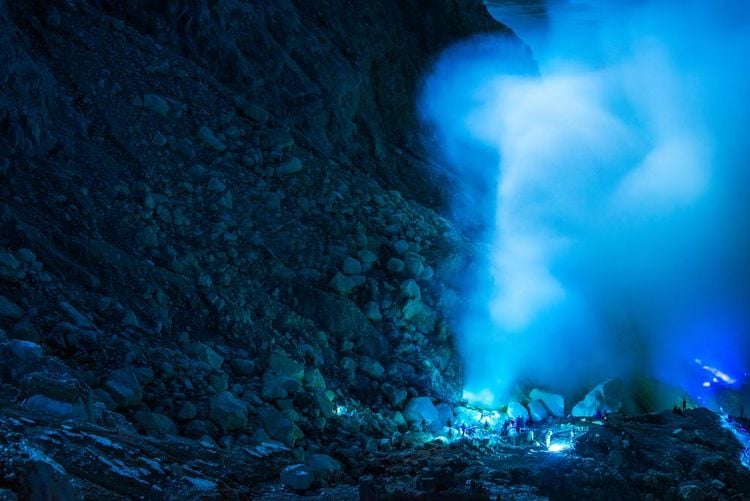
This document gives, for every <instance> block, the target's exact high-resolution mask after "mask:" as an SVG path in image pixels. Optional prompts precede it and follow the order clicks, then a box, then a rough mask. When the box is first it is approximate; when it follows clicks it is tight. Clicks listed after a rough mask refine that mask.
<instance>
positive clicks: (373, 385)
mask: <svg viewBox="0 0 750 501" xmlns="http://www.w3.org/2000/svg"><path fill="white" fill-rule="evenodd" d="M490 31H493V32H499V33H501V34H504V35H505V36H506V39H505V40H506V42H504V43H505V46H506V49H507V50H508V51H510V52H513V53H515V54H517V57H518V58H519V59H522V60H525V61H527V64H529V65H530V66H533V61H531V59H530V57H529V55H528V53H527V51H526V50H525V48H524V47H523V45H522V44H521V43H520V41H519V40H518V39H516V38H515V37H514V36H512V34H510V33H509V32H508V30H507V29H506V28H504V27H502V26H501V25H498V24H496V23H494V22H493V21H492V20H491V18H490V17H489V15H488V14H487V13H486V11H485V10H484V8H483V6H482V5H481V4H480V2H478V1H474V0H430V1H412V0H388V1H382V2H366V3H357V4H356V5H354V3H352V2H346V1H343V0H341V1H332V0H325V1H320V2H306V1H292V0H279V1H274V2H243V1H239V0H227V1H222V2H198V1H186V2H185V1H176V0H160V1H157V2H153V1H148V2H147V1H133V2H115V1H109V0H90V1H85V0H52V1H29V2H25V1H11V0H0V499H8V500H11V499H80V498H88V499H103V498H110V499H134V498H144V499H185V498H194V497H195V498H201V499H248V498H252V497H260V498H267V499H278V498H279V497H284V496H286V497H289V498H293V497H294V496H296V495H298V494H302V493H310V494H313V495H317V496H319V497H323V498H326V497H327V498H329V499H332V498H339V499H356V498H357V497H361V498H363V499H368V498H370V499H378V498H381V497H389V496H390V497H392V498H394V499H396V498H399V497H401V498H403V497H410V496H423V497H426V498H430V499H431V498H433V497H434V496H437V495H438V493H442V494H439V495H444V496H448V497H449V496H479V498H483V496H484V497H486V496H492V495H494V494H502V493H503V492H506V493H507V492H515V493H520V494H519V495H521V494H523V495H524V496H526V495H528V496H529V497H530V498H533V497H534V496H550V497H555V492H556V491H554V490H552V489H551V487H550V484H549V483H548V482H547V480H545V478H552V479H554V481H555V482H557V481H560V482H563V481H564V486H567V487H564V488H562V487H561V489H563V490H561V491H560V492H566V493H567V492H571V493H572V492H584V491H575V486H576V485H578V484H577V483H576V482H575V481H574V480H575V479H577V478H578V477H577V475H578V473H574V472H579V471H580V472H586V474H587V475H588V477H587V478H589V480H587V481H586V482H584V483H582V484H581V485H584V486H587V487H585V488H586V489H591V491H590V493H591V496H592V497H597V496H606V495H607V493H608V492H610V491H607V490H606V489H605V488H604V487H602V486H601V485H600V484H596V482H598V480H597V481H595V480H594V479H603V478H605V477H604V476H603V475H605V474H606V475H610V473H611V471H610V470H609V469H607V468H609V467H605V466H604V465H603V464H602V465H599V466H600V468H603V469H602V470H601V472H597V471H596V470H592V469H591V468H590V467H586V468H584V467H583V466H582V465H583V464H584V462H585V461H594V462H595V463H596V462H597V461H599V460H602V461H604V459H603V458H604V456H602V455H601V454H599V455H592V456H591V457H589V459H585V457H584V456H585V454H584V453H581V454H583V455H581V456H580V457H579V456H573V455H570V456H569V455H565V456H560V457H558V456H550V455H548V454H546V453H543V451H542V452H539V451H538V449H539V447H540V446H536V445H534V443H533V441H532V443H530V444H528V445H527V446H524V447H522V448H513V449H508V448H507V447H505V446H502V447H501V446H500V445H498V444H496V443H493V442H492V440H491V436H490V435H493V434H497V433H499V432H498V428H497V427H498V426H502V425H503V423H505V422H506V421H507V420H508V419H509V418H512V417H514V413H516V414H523V415H524V416H525V418H526V419H531V420H532V421H534V422H535V423H537V424H535V425H534V426H536V427H541V426H543V425H542V424H539V423H543V422H544V423H547V422H550V421H549V419H554V418H555V417H556V416H557V417H561V416H563V415H564V405H563V403H562V402H559V401H557V400H556V399H555V398H554V395H552V396H551V395H550V394H545V393H544V392H540V393H537V394H533V393H532V394H530V395H526V396H523V398H522V399H521V400H522V401H521V402H516V404H517V405H516V406H509V408H508V409H506V410H507V412H505V411H504V412H503V413H499V412H497V413H495V414H493V415H492V423H491V424H486V421H487V419H484V421H482V419H483V418H484V417H485V416H484V414H483V413H482V412H480V411H477V410H476V409H470V408H468V407H462V406H461V403H460V397H461V368H460V366H459V362H458V359H457V355H456V350H455V345H454V332H453V328H452V326H453V325H454V322H453V321H454V319H455V316H456V312H457V311H460V310H461V309H462V308H465V307H467V305H465V304H464V303H463V302H462V299H461V288H462V287H463V286H465V284H466V278H467V277H470V276H472V274H473V273H474V271H472V266H473V260H474V256H475V255H476V254H477V250H476V247H475V246H476V245H477V244H475V243H472V241H471V239H470V238H468V237H467V236H466V231H464V229H463V228H460V227H456V225H454V224H453V223H452V222H451V221H450V219H448V218H446V217H444V216H443V215H441V214H446V213H447V211H446V207H447V206H448V205H449V203H450V200H449V199H448V191H447V190H448V189H449V188H450V187H451V186H450V185H446V183H444V182H439V180H440V178H439V177H438V175H437V174H436V173H435V171H434V170H433V169H432V168H431V167H430V164H431V162H432V161H433V160H434V158H433V156H432V155H431V152H430V151H429V147H428V146H427V145H428V144H429V143H428V142H425V141H423V139H424V134H423V133H424V132H425V131H423V130H421V129H420V126H419V123H418V120H417V119H416V116H415V112H414V102H415V99H416V95H417V93H418V88H419V79H420V77H421V75H423V74H424V73H425V71H426V70H427V69H428V68H429V64H430V62H431V61H432V60H433V58H434V57H435V56H436V55H437V54H438V53H439V52H440V50H441V49H443V48H445V47H447V46H448V45H449V44H450V43H451V42H453V41H455V40H459V39H462V38H465V37H467V36H470V35H472V34H475V33H486V32H490ZM453 181H454V182H460V180H453ZM446 186H448V187H447V188H446ZM592 391H593V393H592V394H591V395H592V396H591V398H589V399H588V400H584V401H582V402H581V405H582V407H581V408H580V409H581V413H583V414H581V415H584V414H586V413H587V412H588V413H590V412H591V410H592V409H594V408H598V407H600V406H601V405H604V403H603V402H605V401H604V400H602V398H603V395H604V393H602V392H598V393H597V391H596V390H592ZM587 398H588V397H587ZM605 400H606V399H605ZM600 404H601V405H600ZM477 413H479V414H478V415H477ZM668 418H669V416H667V417H666V418H665V419H668ZM701 419H702V421H700V426H699V431H700V430H703V431H701V433H704V434H706V436H710V437H711V439H712V440H713V439H714V437H713V435H714V431H715V430H714V428H715V426H714V425H715V423H714V422H713V421H712V420H711V419H712V418H710V417H708V416H704V417H702V418H701ZM545 420H547V421H545ZM462 423H463V424H465V425H466V424H467V423H468V425H467V426H468V428H469V432H468V433H469V434H471V433H472V429H473V428H476V427H477V426H480V427H481V428H482V431H481V433H484V434H486V435H488V436H483V437H479V435H473V436H472V438H471V439H469V438H467V437H466V436H461V435H465V434H466V433H467V432H466V430H465V429H461V428H459V426H460V425H461V424H462ZM477 423H482V424H481V425H477ZM634 423H635V424H632V426H635V427H636V428H638V429H642V428H643V426H646V425H644V424H642V423H640V422H634ZM622 426H626V425H625V424H623V425H622ZM660 426H667V425H660ZM485 427H487V429H485ZM639 427H640V428H639ZM607 429H610V428H607ZM623 429H624V428H623ZM643 429H644V430H646V431H643V434H644V437H649V436H651V435H650V434H649V432H648V431H647V429H646V428H643ZM684 429H687V428H684ZM446 433H447V434H450V435H451V436H450V437H443V438H439V437H441V436H443V435H445V434H446ZM613 433H614V432H613ZM618 433H620V432H618ZM695 433H697V431H696V432H695ZM695 433H694V435H695ZM717 433H718V431H717ZM653 435H655V437H654V438H653V440H656V441H657V443H661V442H658V441H660V440H667V439H669V440H677V442H675V443H676V444H677V445H675V447H677V446H679V445H680V444H682V443H683V442H684V441H682V439H681V438H680V437H679V436H678V435H673V434H672V431H670V432H669V433H667V434H665V435H662V434H661V431H658V432H657V431H653ZM587 436H588V435H587ZM606 436H609V435H606ZM613 436H614V435H613ZM690 436H691V437H692V436H693V435H690ZM456 439H458V440H456ZM613 440H614V439H613ZM645 440H646V438H644V441H645ZM691 440H692V439H691ZM709 442H711V441H709ZM612 443H614V442H612ZM670 443H671V442H670ZM686 443H687V442H686ZM711 443H714V442H711ZM711 443H709V444H707V445H706V444H704V445H701V447H705V448H706V449H705V450H702V452H706V451H709V452H711V453H712V454H713V449H711V447H713V445H711ZM727 444H728V442H727ZM506 445H507V444H506ZM609 446H610V445H607V447H609ZM518 447H520V446H518ZM578 447H579V446H577V447H576V454H578V450H579V449H578ZM685 447H687V445H686V446H685ZM696 447H697V446H696ZM678 448H679V447H678ZM539 450H541V449H539ZM618 450H619V449H618ZM654 450H656V449H654ZM670 450H671V449H670ZM675 450H676V449H675ZM691 450H693V453H695V454H698V452H697V449H691ZM626 452H627V451H626ZM733 452H734V449H732V447H730V446H727V448H726V450H724V451H723V452H722V451H717V452H716V454H717V455H722V454H723V456H721V457H723V458H729V457H730V456H731V454H732V453H733ZM665 453H666V452H665ZM586 454H588V453H586ZM591 454H593V453H591ZM622 455H623V458H624V459H623V461H624V463H623V464H626V465H627V466H628V467H630V465H631V463H628V462H627V461H629V459H628V458H630V456H628V454H626V453H622ZM586 457H588V456H586ZM659 457H661V456H659ZM686 457H687V456H686ZM691 457H692V456H691ZM706 457H708V456H706ZM717 457H718V456H717ZM502 458H510V459H512V458H516V459H514V460H517V461H520V462H521V463H523V464H526V463H524V461H530V460H531V458H540V459H542V460H541V461H539V462H538V464H537V466H533V465H528V466H523V467H519V468H521V469H518V470H514V469H510V470H509V469H507V468H505V467H504V466H498V464H496V463H493V461H500V459H502ZM521 458H524V459H523V460H522V459H521ZM576 458H577V459H576ZM592 458H593V459H592ZM607 458H608V457H607ZM551 461H561V462H562V463H561V464H563V465H570V468H571V469H570V475H572V476H571V477H570V479H567V478H568V477H564V478H563V477H561V475H563V474H564V472H565V471H568V470H566V469H564V468H563V469H561V470H559V471H556V473H555V474H554V475H548V474H546V473H545V474H544V475H541V474H537V473H533V472H537V471H541V470H539V468H542V467H543V466H544V465H550V464H553V463H550V462H551ZM607 461H609V459H607ZM685 461H688V460H687V459H686V460H685ZM667 463H668V464H667ZM667 463H665V464H664V465H663V466H658V465H655V466H653V468H656V469H657V470H659V471H667V470H664V468H667V467H669V468H672V467H674V462H667ZM503 464H505V463H503ZM597 464H598V463H597ZM686 464H687V463H686ZM720 464H721V465H722V467H724V466H725V465H728V464H729V460H728V459H727V460H726V462H722V463H720ZM727 467H728V466H727ZM446 468H447V470H446ZM565 468H568V466H565ZM613 468H615V467H614V466H613ZM685 468H687V467H685ZM690 468H692V466H691V467H690ZM701 468H703V467H701ZM706 468H708V466H706ZM514 471H515V472H516V473H513V472H514ZM545 471H546V470H545ZM618 471H619V470H618ZM633 471H635V469H634V470H633ZM637 471H641V470H640V469H638V470H637ZM692 471H693V470H692V469H681V470H671V469H670V470H668V471H667V473H665V475H672V476H671V477H669V478H670V479H673V480H670V482H672V483H671V484H669V485H670V487H669V489H673V490H669V489H668V488H667V483H666V482H662V477H653V478H656V480H649V482H651V483H650V484H649V483H648V482H647V483H646V484H648V486H650V487H649V488H650V489H652V490H653V492H654V493H655V494H654V495H655V496H656V497H658V495H659V493H666V494H665V495H667V496H677V495H678V493H681V492H682V491H683V490H684V489H683V487H684V486H683V485H682V484H683V483H684V480H685V479H686V478H688V477H690V475H692V473H691V472H692ZM696 471H698V472H699V473H701V472H703V471H707V470H703V469H700V468H699V469H698V470H696ZM519 472H521V473H519ZM523 472H527V473H523ZM528 472H532V473H533V474H532V473H528ZM731 472H732V474H731V475H729V476H726V478H725V477H722V476H717V477H716V478H717V479H718V481H719V482H723V485H724V487H720V486H719V484H718V483H714V484H712V483H711V482H709V481H708V480H707V479H705V478H703V477H702V476H700V477H696V489H698V490H697V491H695V492H699V493H706V495H708V496H713V495H717V496H725V495H729V494H731V493H734V492H741V488H740V486H742V485H745V484H742V482H745V480H744V479H745V477H744V476H742V472H739V471H738V470H736V469H732V470H731ZM444 474H445V475H444ZM611 474H612V475H614V473H611ZM580 475H583V473H580ZM619 475H621V476H620V477H617V478H618V480H617V481H618V482H620V483H618V484H616V485H625V484H623V483H622V482H627V480H622V479H631V477H627V476H623V475H624V474H622V473H620V474H619ZM701 475H702V473H701ZM714 475H715V476H716V475H719V474H718V473H715V474H714ZM443 478H447V479H448V480H447V481H444V480H440V479H443ZM607 478H609V477H607ZM649 478H652V477H649ZM690 478H692V477H690ZM565 479H567V480H565ZM646 484H644V485H646ZM628 485H631V486H632V485H634V484H628ZM638 485H640V484H638ZM384 489H385V490H384ZM493 489H494V490H493ZM498 489H499V490H498ZM503 489H505V490H503ZM565 489H568V490H565ZM596 489H600V490H596ZM602 489H604V490H602ZM674 489H676V490H674ZM585 492H589V491H585ZM649 492H651V491H649ZM690 499H698V498H690Z"/></svg>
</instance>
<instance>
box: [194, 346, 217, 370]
mask: <svg viewBox="0 0 750 501" xmlns="http://www.w3.org/2000/svg"><path fill="white" fill-rule="evenodd" d="M186 351H187V353H188V355H190V356H191V357H192V358H194V359H196V360H200V361H201V362H203V363H205V364H208V366H209V367H211V368H212V369H214V370H218V369H220V368H221V366H222V364H223V363H224V357H222V356H221V355H219V354H218V353H216V352H215V351H214V350H213V348H211V347H210V346H208V345H207V344H205V343H195V344H193V345H191V346H190V347H188V349H187V350H186Z"/></svg>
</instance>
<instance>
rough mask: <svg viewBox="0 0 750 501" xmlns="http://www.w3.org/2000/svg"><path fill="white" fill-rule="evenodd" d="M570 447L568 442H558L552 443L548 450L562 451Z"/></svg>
mask: <svg viewBox="0 0 750 501" xmlns="http://www.w3.org/2000/svg"><path fill="white" fill-rule="evenodd" d="M569 447H570V446H569V445H568V444H560V443H556V444H550V446H549V447H547V450H548V451H550V452H562V451H564V450H565V449H568V448H569Z"/></svg>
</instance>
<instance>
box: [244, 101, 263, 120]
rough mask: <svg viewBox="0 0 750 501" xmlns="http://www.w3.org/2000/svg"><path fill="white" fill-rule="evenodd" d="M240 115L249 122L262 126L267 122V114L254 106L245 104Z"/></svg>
mask: <svg viewBox="0 0 750 501" xmlns="http://www.w3.org/2000/svg"><path fill="white" fill-rule="evenodd" d="M242 114H243V115H245V116H246V117H247V118H249V119H251V120H255V121H256V122H258V123H261V124H264V123H266V120H268V112H267V111H266V110H264V109H263V108H261V107H260V106H258V105H256V104H252V103H249V104H246V105H244V106H243V107H242Z"/></svg>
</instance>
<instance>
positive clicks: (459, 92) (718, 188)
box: [419, 1, 750, 403]
mask: <svg viewBox="0 0 750 501" xmlns="http://www.w3.org/2000/svg"><path fill="white" fill-rule="evenodd" d="M573 7H576V8H573ZM494 14H495V16H496V17H497V18H499V19H500V20H501V21H504V22H506V24H508V25H509V26H510V27H511V28H513V27H514V17H513V15H512V14H510V13H507V12H504V11H503V10H502V9H498V10H495V11H494ZM504 14H508V16H509V17H507V18H504V17H503V16H504ZM516 20H518V19H516ZM527 24H529V23H524V31H522V32H520V35H521V36H522V37H523V38H524V40H528V41H529V43H530V44H531V50H532V53H533V58H534V62H535V63H536V64H533V63H531V62H530V61H531V59H530V56H529V55H528V54H524V52H523V50H522V48H521V47H520V46H519V44H518V42H517V41H514V40H513V39H509V38H508V37H507V35H498V36H495V37H480V38H475V39H471V40H467V41H464V42H462V43H461V44H459V45H457V46H455V47H451V48H449V49H448V50H446V51H445V52H444V53H443V54H442V56H441V57H440V58H439V60H438V61H437V62H436V64H435V65H434V68H433V70H432V72H431V74H430V75H429V76H428V77H427V78H426V80H425V83H424V86H423V92H422V95H421V98H420V101H419V109H420V112H421V114H422V116H423V119H424V121H425V122H426V123H427V124H429V126H430V129H431V130H432V131H433V133H434V137H435V138H436V139H437V141H438V144H439V145H440V148H439V151H437V152H436V155H437V156H438V158H437V163H439V164H440V165H442V166H443V167H444V169H445V174H446V179H451V180H453V181H456V180H461V182H455V185H456V190H457V191H456V193H455V200H456V203H455V207H454V210H455V212H454V214H453V217H454V218H455V219H456V220H457V221H459V222H462V223H464V224H465V225H466V227H467V228H471V231H472V232H473V234H474V235H476V238H479V239H481V240H482V241H483V242H485V243H486V245H485V246H482V248H486V249H487V252H486V253H484V256H483V259H484V260H483V262H482V263H481V266H480V269H481V270H482V271H481V273H480V274H479V275H478V276H475V277H471V278H470V279H468V280H467V283H466V284H465V285H466V287H465V290H464V291H463V294H464V296H465V297H466V298H467V301H466V308H465V309H464V315H463V318H462V319H461V320H460V322H459V324H458V325H457V326H456V328H457V331H458V333H459V342H460V349H461V351H462V354H463V357H464V366H465V379H466V388H467V390H469V391H470V392H473V393H474V394H481V395H482V396H483V397H482V398H484V399H485V400H486V401H487V403H490V401H493V400H494V403H499V402H501V401H502V400H503V399H505V398H509V397H510V396H512V395H513V393H514V392H515V391H517V389H518V388H519V387H526V386H528V385H535V386H542V387H544V388H547V389H549V390H553V391H559V392H563V393H566V394H568V395H573V394H576V393H577V392H580V391H582V390H584V389H585V388H586V387H588V386H589V385H591V384H595V383H596V382H598V381H599V380H601V379H604V378H606V377H612V376H619V377H623V378H625V379H632V378H634V377H642V376H645V377H649V378H654V379H656V380H659V381H662V382H664V383H667V384H671V385H674V386H677V387H678V388H681V389H683V390H684V391H687V392H689V391H693V389H694V388H697V387H700V386H702V383H703V382H704V381H699V380H697V379H696V375H695V367H696V361H695V360H696V359H699V360H700V361H701V364H705V365H710V366H711V367H717V368H719V369H720V370H721V371H723V373H727V374H729V375H731V376H732V377H733V379H736V380H738V381H740V380H741V378H742V377H743V375H744V374H745V371H747V366H748V365H749V364H748V362H750V360H749V359H750V343H749V342H748V340H749V336H750V334H749V331H748V329H750V265H749V263H750V238H749V237H750V147H748V145H749V144H750V7H745V6H744V4H743V2H722V1H719V2H703V1H680V2H676V1H675V2H669V1H656V2H623V3H622V4H619V3H615V2H604V3H597V4H596V6H584V7H583V8H581V6H580V5H571V4H570V3H563V2H558V3H556V4H553V5H549V6H547V12H546V16H545V18H544V23H543V25H542V24H541V23H539V26H538V30H539V31H533V30H534V29H535V28H534V27H533V23H531V24H532V27H531V28H528V26H527ZM708 382H709V383H711V381H710V379H709V380H708Z"/></svg>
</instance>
